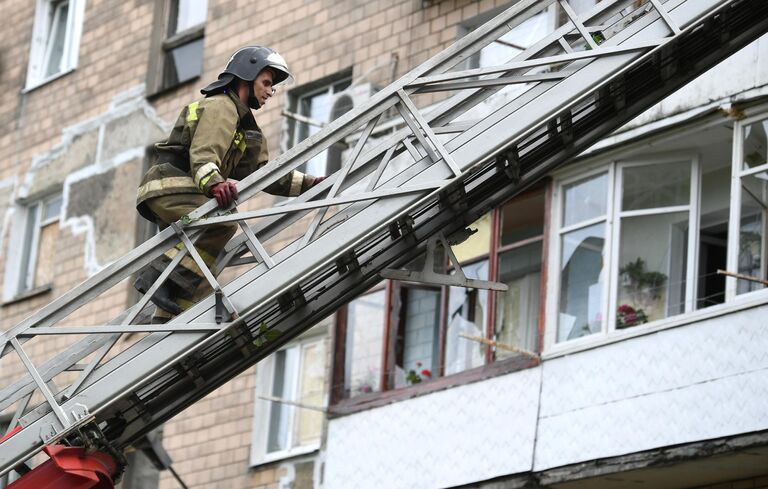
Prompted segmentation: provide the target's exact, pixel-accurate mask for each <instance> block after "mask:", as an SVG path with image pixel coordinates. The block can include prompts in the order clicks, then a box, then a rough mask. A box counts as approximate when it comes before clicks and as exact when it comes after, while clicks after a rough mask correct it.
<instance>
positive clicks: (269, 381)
mask: <svg viewBox="0 0 768 489" xmlns="http://www.w3.org/2000/svg"><path fill="white" fill-rule="evenodd" d="M327 331H328V328H327V326H325V327H324V326H316V327H315V328H313V329H312V330H310V331H308V332H307V333H305V335H304V336H302V337H301V338H300V339H299V340H297V341H295V342H292V343H290V344H288V345H286V346H285V347H283V348H281V349H280V350H278V351H285V352H287V355H289V356H291V357H293V358H295V362H296V363H295V365H294V366H293V367H292V370H293V373H294V378H293V379H292V380H291V383H292V393H291V398H290V399H288V400H295V399H296V397H297V393H298V392H300V388H301V385H300V382H299V381H300V380H301V379H300V378H299V373H300V372H301V371H302V365H301V359H302V355H301V354H300V352H301V350H302V349H304V348H307V347H310V346H316V345H322V346H323V358H322V361H323V369H324V371H327V350H326V349H327V347H328V345H327V343H326V336H327ZM274 374H275V355H274V354H272V355H270V356H269V357H267V358H266V359H265V360H264V361H263V362H261V363H260V364H259V366H258V368H257V371H256V389H255V398H254V416H253V430H252V434H251V456H250V465H251V466H256V465H261V464H266V463H270V462H274V461H276V460H283V459H286V458H290V457H296V456H299V455H306V454H310V453H313V452H316V451H318V450H319V449H320V440H321V439H322V433H321V435H320V437H319V438H318V439H317V441H316V442H314V443H309V444H306V445H297V446H290V447H289V448H288V449H287V450H282V451H279V452H272V453H268V452H267V443H268V437H269V421H270V418H271V416H272V408H273V406H275V405H278V403H276V402H273V401H270V400H267V399H263V398H262V397H271V395H272V392H271V391H272V386H273V383H274V377H275V376H274ZM326 394H327V382H325V381H324V385H323V405H322V406H317V407H319V408H323V409H326V408H327V403H328V399H327V395H326ZM285 406H286V407H287V408H288V412H289V415H288V428H287V430H288V439H289V441H290V443H292V440H293V436H294V425H293V424H294V420H295V418H296V410H297V409H303V408H300V407H298V406H295V405H291V404H286V405H285Z"/></svg>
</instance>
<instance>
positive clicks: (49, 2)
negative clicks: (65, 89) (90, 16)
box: [24, 0, 85, 91]
mask: <svg viewBox="0 0 768 489" xmlns="http://www.w3.org/2000/svg"><path fill="white" fill-rule="evenodd" d="M68 2H69V7H68V15H67V24H66V33H65V35H64V47H63V52H62V56H61V68H60V70H59V71H58V72H56V73H54V74H52V75H49V76H45V67H46V65H47V60H48V57H49V56H50V52H48V49H47V47H50V46H48V38H49V37H50V36H51V34H52V32H51V29H50V28H51V26H49V25H48V19H49V17H50V16H51V14H52V9H53V8H54V4H55V3H56V0H37V4H36V7H35V22H34V27H33V31H32V45H31V47H30V54H29V65H28V66H27V83H26V87H25V89H24V90H25V91H28V90H32V89H34V88H37V87H39V86H41V85H44V84H46V83H48V82H50V81H52V80H55V79H56V78H59V77H61V76H63V75H66V74H67V73H69V72H71V71H72V70H74V69H75V68H77V63H78V58H79V51H80V38H81V35H82V30H83V17H84V14H85V0H68ZM51 24H52V25H53V22H52V23H51Z"/></svg>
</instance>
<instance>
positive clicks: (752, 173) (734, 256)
mask: <svg viewBox="0 0 768 489" xmlns="http://www.w3.org/2000/svg"><path fill="white" fill-rule="evenodd" d="M736 131H737V135H736V139H735V141H736V145H737V146H736V152H735V153H736V155H737V156H736V157H735V158H734V161H733V173H734V175H737V176H738V178H737V179H734V184H733V186H732V189H731V191H732V193H733V201H734V202H735V205H734V208H733V209H732V210H731V226H732V229H733V231H734V232H733V234H734V235H735V236H737V237H738V238H737V240H736V241H737V242H736V243H734V246H732V248H731V249H732V251H731V253H730V256H729V257H728V259H729V266H728V269H729V270H737V271H738V273H740V274H743V275H749V276H753V277H758V278H763V279H764V278H765V277H766V255H765V254H766V217H768V212H767V211H768V120H766V119H762V120H752V121H750V120H747V121H745V122H744V123H742V124H739V125H737V128H736ZM729 280H730V279H729ZM764 288H765V286H764V285H762V284H760V283H758V282H751V281H746V280H739V281H738V282H732V285H731V287H730V289H731V290H730V295H731V296H733V295H741V294H744V293H747V292H752V291H756V290H762V289H764Z"/></svg>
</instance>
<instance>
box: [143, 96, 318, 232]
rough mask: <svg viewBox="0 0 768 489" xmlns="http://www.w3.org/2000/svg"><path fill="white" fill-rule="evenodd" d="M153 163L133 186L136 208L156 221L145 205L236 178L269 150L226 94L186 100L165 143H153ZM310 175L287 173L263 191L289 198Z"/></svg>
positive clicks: (207, 191) (249, 116) (247, 113)
mask: <svg viewBox="0 0 768 489" xmlns="http://www.w3.org/2000/svg"><path fill="white" fill-rule="evenodd" d="M155 150H156V155H157V156H156V159H155V161H154V162H153V165H152V167H151V168H150V169H149V170H148V171H147V172H146V173H145V174H144V177H143V178H142V180H141V184H140V185H139V190H138V195H137V199H136V208H137V210H138V211H139V213H140V214H141V215H142V216H144V217H145V218H146V219H148V220H150V221H156V217H155V216H154V215H153V214H152V212H151V211H150V210H149V208H148V207H147V206H146V204H145V202H146V201H147V200H148V199H152V198H155V197H161V196H163V195H169V194H184V193H198V194H199V193H202V194H204V195H205V196H207V197H211V196H212V194H211V188H212V187H213V186H214V185H216V184H217V183H221V182H223V181H225V180H226V179H228V178H233V179H235V180H242V179H243V178H245V177H247V176H248V175H250V174H251V173H253V172H255V171H256V170H258V169H259V168H261V167H262V166H264V165H265V164H266V163H267V160H268V159H269V150H268V147H267V141H266V139H265V138H264V135H263V134H262V132H261V130H260V129H259V126H258V125H256V120H255V119H254V118H253V113H252V112H251V109H250V108H248V106H246V105H245V104H243V103H242V102H241V101H240V99H239V98H238V97H237V96H236V95H234V94H232V93H231V92H225V93H219V94H216V95H212V96H210V97H206V98H203V99H200V100H198V101H196V102H192V103H191V104H189V105H187V106H186V107H184V109H182V111H181V114H180V115H179V118H178V119H177V120H176V124H175V125H174V127H173V130H172V131H171V134H170V136H169V137H168V140H167V141H165V142H162V143H158V144H156V145H155ZM314 182H315V177H313V176H310V175H305V174H303V173H301V172H299V171H296V170H294V171H292V172H290V173H288V174H287V175H285V176H283V177H282V178H281V179H280V180H278V181H277V182H275V183H273V184H272V185H270V186H269V187H267V188H266V189H265V190H266V191H267V192H269V193H271V194H275V195H284V196H289V197H294V196H297V195H299V194H300V193H302V192H303V191H305V190H307V189H308V188H310V187H311V186H312V185H313V184H314Z"/></svg>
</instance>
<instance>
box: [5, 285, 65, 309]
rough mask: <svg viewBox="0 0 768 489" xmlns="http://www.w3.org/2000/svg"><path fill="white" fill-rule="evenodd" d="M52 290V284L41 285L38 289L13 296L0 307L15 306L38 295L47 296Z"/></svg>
mask: <svg viewBox="0 0 768 489" xmlns="http://www.w3.org/2000/svg"><path fill="white" fill-rule="evenodd" d="M52 290H53V284H46V285H41V286H40V287H36V288H34V289H31V290H27V291H25V292H22V293H20V294H17V295H15V296H14V297H12V298H11V299H9V300H7V301H5V302H3V303H2V304H0V307H6V306H10V305H12V304H16V303H19V302H22V301H25V300H27V299H31V298H33V297H37V296H38V295H43V294H47V293H49V292H51V291H52Z"/></svg>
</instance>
